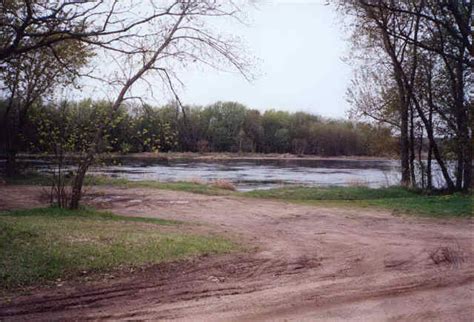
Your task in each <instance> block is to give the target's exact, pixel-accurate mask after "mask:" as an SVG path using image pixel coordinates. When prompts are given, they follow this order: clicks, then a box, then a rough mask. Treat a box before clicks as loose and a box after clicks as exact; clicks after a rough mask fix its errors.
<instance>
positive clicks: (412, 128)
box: [409, 106, 416, 187]
mask: <svg viewBox="0 0 474 322" xmlns="http://www.w3.org/2000/svg"><path fill="white" fill-rule="evenodd" d="M409 144H410V148H409V150H410V181H411V182H410V183H411V186H412V187H416V174H415V124H414V111H413V106H410V142H409Z"/></svg>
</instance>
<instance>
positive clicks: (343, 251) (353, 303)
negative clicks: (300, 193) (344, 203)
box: [0, 186, 474, 321]
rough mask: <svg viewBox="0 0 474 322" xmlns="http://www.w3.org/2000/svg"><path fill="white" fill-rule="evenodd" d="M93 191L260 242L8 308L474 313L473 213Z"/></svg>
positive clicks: (17, 301)
mask: <svg viewBox="0 0 474 322" xmlns="http://www.w3.org/2000/svg"><path fill="white" fill-rule="evenodd" d="M39 194H40V189H38V188H33V187H31V188H25V187H23V188H18V187H8V186H6V187H0V195H1V196H2V197H3V196H12V198H8V201H7V199H4V200H3V203H0V209H1V208H4V209H5V208H12V207H18V206H25V205H27V204H33V205H39V204H41V200H40V196H39ZM104 196H106V197H104ZM86 199H87V200H86V201H87V202H88V203H90V204H93V205H94V206H96V207H100V208H103V209H110V210H112V211H114V212H115V213H119V214H123V215H127V216H148V217H155V216H156V217H159V218H167V219H176V220H181V221H188V222H197V223H201V224H203V225H201V226H198V227H203V229H207V230H210V231H211V232H216V233H219V234H223V235H227V236H229V237H230V238H234V239H236V240H238V241H240V242H241V243H243V244H245V245H246V246H247V247H248V248H251V249H254V250H251V251H249V252H247V253H239V254H236V255H226V256H220V257H203V258H199V259H195V260H192V261H187V262H184V263H183V262H182V263H174V264H164V265H158V266H156V267H153V268H150V269H147V270H146V271H144V272H142V273H136V274H133V275H128V276H127V275H125V276H122V277H120V278H118V279H115V280H110V281H100V282H91V283H88V284H72V285H68V286H66V287H62V288H57V289H52V290H51V289H49V290H42V291H41V290H39V291H37V292H36V293H35V294H34V295H30V296H23V297H17V298H14V299H13V300H12V302H10V303H3V304H0V319H22V320H51V319H53V320H57V319H85V318H89V319H113V320H116V319H139V320H141V319H152V320H156V319H180V320H193V321H197V320H198V321H199V320H201V321H212V320H247V321H249V320H251V321H254V320H298V321H304V320H311V321H314V320H336V321H337V320H341V321H343V320H344V321H346V320H355V321H381V320H382V321H383V320H394V321H395V320H396V321H399V320H408V321H414V320H426V321H436V320H438V321H448V320H449V321H472V320H473V319H474V265H473V261H474V249H473V246H474V244H473V243H474V230H473V228H474V225H473V221H472V220H469V219H466V220H434V219H421V218H413V217H396V216H392V215H391V214H390V213H388V212H381V211H378V210H368V209H356V208H354V209H342V208H341V209H338V208H322V207H312V206H303V205H294V204H289V203H284V202H274V201H266V200H257V199H244V198H238V197H209V196H200V195H194V194H187V193H182V192H173V191H158V190H147V189H126V190H125V189H120V188H107V187H102V188H97V189H93V190H92V191H90V195H89V196H88V197H87V198H86Z"/></svg>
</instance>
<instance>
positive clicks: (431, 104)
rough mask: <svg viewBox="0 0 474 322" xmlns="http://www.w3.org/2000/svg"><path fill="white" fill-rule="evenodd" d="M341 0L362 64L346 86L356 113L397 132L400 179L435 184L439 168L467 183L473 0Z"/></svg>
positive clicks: (455, 182)
mask: <svg viewBox="0 0 474 322" xmlns="http://www.w3.org/2000/svg"><path fill="white" fill-rule="evenodd" d="M339 2H340V8H341V10H342V12H343V13H345V14H347V15H348V16H349V19H348V20H350V23H351V25H352V28H353V45H354V46H353V51H352V53H354V54H353V59H354V60H355V64H354V65H359V66H360V70H359V71H358V73H357V74H356V75H355V78H354V82H353V84H352V86H351V88H350V89H349V97H350V99H351V100H352V103H353V110H352V112H353V114H354V115H356V116H359V117H361V118H362V119H364V118H370V119H372V120H375V121H377V122H380V123H384V124H387V125H388V126H391V127H392V129H393V130H394V133H396V134H397V136H399V137H400V144H399V146H400V166H401V184H402V185H405V186H410V187H418V188H423V189H426V190H433V176H434V174H435V173H438V174H439V173H441V175H442V178H443V181H444V184H443V186H444V187H445V188H446V189H447V190H448V191H451V192H453V191H468V190H469V189H470V188H471V187H472V184H473V180H472V159H473V136H472V133H473V129H474V122H473V104H472V85H473V78H472V75H471V74H472V73H471V72H470V71H471V70H472V68H473V67H474V60H472V48H473V44H472V33H471V25H472V10H473V3H472V1H439V0H426V1H391V0H378V1H368V0H350V1H349V0H340V1H339ZM367 57H370V59H367ZM425 152H426V153H425ZM425 159H426V161H425ZM434 164H436V167H437V168H439V171H434V170H433V169H434V166H433V165H434Z"/></svg>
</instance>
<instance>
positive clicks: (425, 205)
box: [242, 187, 473, 217]
mask: <svg viewBox="0 0 474 322" xmlns="http://www.w3.org/2000/svg"><path fill="white" fill-rule="evenodd" d="M242 195H244V196H247V197H254V198H265V199H278V200H287V201H292V202H298V203H306V204H317V205H329V206H331V205H334V206H349V207H351V206H357V207H377V208H384V209H389V210H392V211H393V212H394V213H403V214H414V215H422V216H433V217H471V216H472V215H473V212H472V194H471V195H469V194H453V195H424V194H422V193H420V192H418V191H415V190H409V189H405V188H402V187H388V188H378V189H371V188H367V187H327V188H308V187H291V188H281V189H271V190H257V191H249V192H245V193H243V194H242Z"/></svg>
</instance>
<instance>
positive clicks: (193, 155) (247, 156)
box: [0, 152, 395, 161]
mask: <svg viewBox="0 0 474 322" xmlns="http://www.w3.org/2000/svg"><path fill="white" fill-rule="evenodd" d="M69 157H70V158H71V159H73V158H74V157H75V156H74V155H70V156H69ZM18 158H20V159H21V158H25V159H52V158H53V156H48V155H36V154H27V153H20V154H18ZM100 158H102V159H151V160H153V159H154V160H188V161H192V160H197V161H225V160H242V161H245V160H308V161H311V160H314V161H318V160H342V161H350V160H356V161H387V160H394V158H395V157H394V156H392V157H390V156H355V155H352V156H318V155H308V154H306V155H296V154H290V153H284V154H277V153H233V152H208V153H197V152H142V153H129V154H117V153H109V154H107V155H102V156H100ZM1 159H2V157H1V156H0V160H1Z"/></svg>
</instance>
